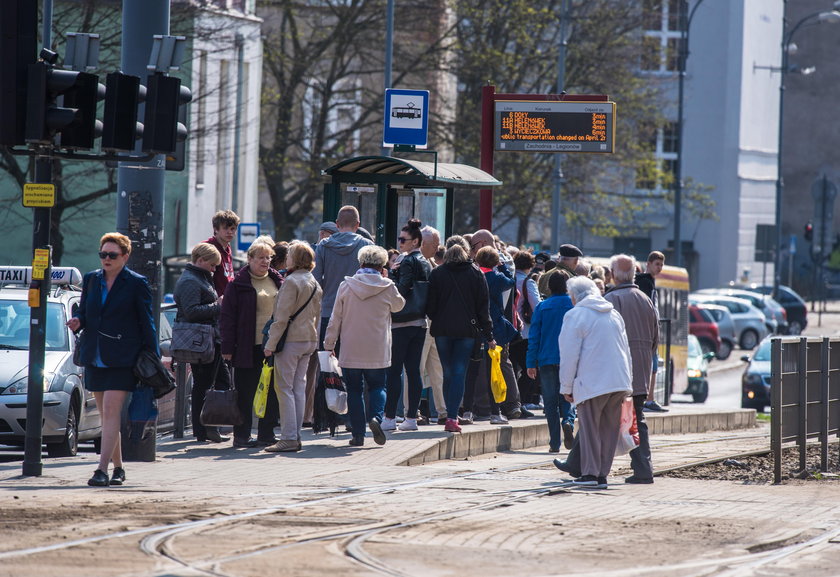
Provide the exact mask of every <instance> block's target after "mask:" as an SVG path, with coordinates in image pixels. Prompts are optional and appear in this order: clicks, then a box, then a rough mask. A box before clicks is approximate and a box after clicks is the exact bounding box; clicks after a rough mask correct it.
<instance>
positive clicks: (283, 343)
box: [262, 285, 318, 353]
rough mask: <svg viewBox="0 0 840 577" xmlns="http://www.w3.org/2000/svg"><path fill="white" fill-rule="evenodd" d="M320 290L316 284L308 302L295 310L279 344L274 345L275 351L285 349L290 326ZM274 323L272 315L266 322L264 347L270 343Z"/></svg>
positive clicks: (263, 331)
mask: <svg viewBox="0 0 840 577" xmlns="http://www.w3.org/2000/svg"><path fill="white" fill-rule="evenodd" d="M317 291H318V286H317V285H316V286H315V288H313V289H312V294H311V295H309V298H308V299H306V302H305V303H303V306H302V307H300V308H299V309H298V310H296V311H295V314H293V315H292V316H290V317H289V322H287V323H286V330H284V331H283V334H282V335H280V340H278V341H277V346H276V347H274V352H275V353H279V352H282V351H283V347H284V346H286V336H287V335H288V334H289V327H290V326H292V322H293V321H294V320H295V319H296V318H298V315H299V314H300V313H302V312H303V309H305V308H306V307H307V305H309V301H311V300H312V297H314V296H315V293H316V292H317ZM272 323H274V317H273V316H272V317H271V318H270V319H268V321H267V322H266V323H265V326H264V327H263V330H262V333H263V343H262V344H263V348H265V345H266V344H267V343H268V331H269V330H271V325H272Z"/></svg>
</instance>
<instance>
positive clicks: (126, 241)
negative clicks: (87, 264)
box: [99, 232, 131, 254]
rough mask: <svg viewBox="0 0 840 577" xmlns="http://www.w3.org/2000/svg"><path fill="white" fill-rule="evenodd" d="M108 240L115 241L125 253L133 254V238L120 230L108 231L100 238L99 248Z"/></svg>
mask: <svg viewBox="0 0 840 577" xmlns="http://www.w3.org/2000/svg"><path fill="white" fill-rule="evenodd" d="M106 242H113V243H114V244H116V245H117V246H118V247H120V251H122V253H123V254H131V239H130V238H128V237H127V236H125V235H124V234H122V233H120V232H107V233H105V234H103V235H102V238H100V239H99V248H100V249H101V248H102V245H103V244H105V243H106Z"/></svg>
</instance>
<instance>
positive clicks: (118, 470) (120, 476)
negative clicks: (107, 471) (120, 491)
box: [111, 467, 125, 487]
mask: <svg viewBox="0 0 840 577" xmlns="http://www.w3.org/2000/svg"><path fill="white" fill-rule="evenodd" d="M123 483H125V469H123V468H122V467H114V472H113V473H111V485H114V486H116V487H120V486H122V484H123Z"/></svg>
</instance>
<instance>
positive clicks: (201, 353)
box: [171, 321, 216, 364]
mask: <svg viewBox="0 0 840 577" xmlns="http://www.w3.org/2000/svg"><path fill="white" fill-rule="evenodd" d="M215 336H216V329H215V328H214V327H213V325H205V324H201V323H188V322H185V321H175V324H173V325H172V347H171V348H172V358H173V359H175V360H176V361H183V362H185V363H201V364H206V363H210V362H212V361H213V355H214V353H215V352H216V347H215Z"/></svg>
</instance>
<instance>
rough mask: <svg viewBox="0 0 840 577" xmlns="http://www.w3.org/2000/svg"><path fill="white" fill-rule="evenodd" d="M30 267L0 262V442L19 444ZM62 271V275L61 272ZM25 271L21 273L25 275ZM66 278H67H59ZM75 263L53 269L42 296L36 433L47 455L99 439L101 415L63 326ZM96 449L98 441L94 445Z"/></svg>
mask: <svg viewBox="0 0 840 577" xmlns="http://www.w3.org/2000/svg"><path fill="white" fill-rule="evenodd" d="M28 269H29V267H0V279H7V282H8V279H13V280H12V281H11V282H12V283H13V284H11V286H10V285H9V284H6V285H5V286H0V444H5V445H23V444H24V438H25V436H26V431H25V427H26V403H27V389H28V379H29V320H30V319H29V312H30V308H29V303H28V301H27V296H28V295H27V293H28V286H27V285H28V282H29V280H28V274H29V271H28ZM65 275H66V278H65ZM24 277H25V278H24ZM64 280H66V282H64ZM79 282H81V274H80V273H79V271H78V270H77V269H69V268H56V269H53V283H55V284H56V288H54V289H53V290H52V292H51V293H50V295H49V296H48V297H47V311H46V312H47V323H46V327H47V334H46V353H45V356H44V409H43V422H44V425H43V427H42V430H41V433H42V435H43V440H44V443H45V444H46V446H47V454H48V455H49V456H51V457H69V456H73V455H75V454H76V451H77V450H78V446H79V441H88V440H92V441H94V442H95V443H97V444H98V440H99V436H100V432H101V420H100V416H99V411H98V410H97V408H96V403H95V401H94V399H93V393H90V392H88V391H87V390H85V387H84V370H83V369H82V368H81V367H77V366H76V365H75V364H73V334H72V332H71V331H70V329H68V328H67V327H66V326H65V323H66V322H67V320H68V319H69V318H70V317H71V316H72V315H73V309H74V307H76V306H77V305H78V302H79V297H80V296H81V293H80V292H79V291H78V289H76V288H74V287H72V286H71V285H70V283H73V284H77V283H79ZM97 449H98V446H97Z"/></svg>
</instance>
